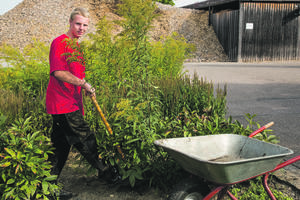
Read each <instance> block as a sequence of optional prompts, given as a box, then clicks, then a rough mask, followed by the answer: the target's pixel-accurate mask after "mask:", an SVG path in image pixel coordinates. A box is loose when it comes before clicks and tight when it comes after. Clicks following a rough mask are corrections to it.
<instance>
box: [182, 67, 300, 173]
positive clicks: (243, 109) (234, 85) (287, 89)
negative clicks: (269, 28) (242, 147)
mask: <svg viewBox="0 0 300 200" xmlns="http://www.w3.org/2000/svg"><path fill="white" fill-rule="evenodd" d="M185 70H188V71H189V72H188V74H193V73H197V74H198V75H199V76H201V77H205V78H206V79H207V80H209V81H212V82H213V83H215V85H216V84H220V85H224V84H225V83H226V84H227V88H228V95H227V101H228V103H227V105H228V115H231V116H232V117H233V119H237V120H239V121H241V122H243V124H244V123H246V120H245V119H244V118H245V117H244V116H245V114H246V113H250V114H256V115H257V117H256V118H255V119H256V120H258V121H259V122H260V124H261V125H264V124H267V123H268V122H270V121H274V122H275V124H274V126H272V127H271V129H273V130H274V132H275V133H276V135H277V136H279V138H280V145H282V146H285V147H288V148H290V149H292V150H293V151H294V152H295V153H294V154H293V156H290V157H294V156H296V155H300V145H299V143H300V123H299V121H300V62H299V63H286V64H283V63H267V64H244V63H186V64H185ZM290 157H288V158H290ZM293 166H294V167H296V168H298V171H299V170H300V161H299V162H297V163H295V164H294V165H293Z"/></svg>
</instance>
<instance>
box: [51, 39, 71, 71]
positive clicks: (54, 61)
mask: <svg viewBox="0 0 300 200" xmlns="http://www.w3.org/2000/svg"><path fill="white" fill-rule="evenodd" d="M65 48H66V42H65V41H64V40H55V41H53V43H52V44H51V48H50V55H49V61H50V74H52V72H54V71H58V70H61V71H68V70H69V67H68V63H67V60H66V56H65V55H63V53H65V52H66V51H65Z"/></svg>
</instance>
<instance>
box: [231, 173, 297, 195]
mask: <svg viewBox="0 0 300 200" xmlns="http://www.w3.org/2000/svg"><path fill="white" fill-rule="evenodd" d="M270 178H272V176H270ZM262 181H263V180H262V178H261V177H258V178H256V179H254V180H251V181H247V182H244V183H241V184H238V185H237V186H236V187H234V188H232V189H231V192H232V194H233V195H235V196H238V197H239V199H241V200H256V199H262V200H267V199H270V197H269V195H268V194H267V192H266V191H265V189H264V187H263V184H262ZM271 191H272V193H273V195H274V196H275V198H276V199H278V200H292V199H293V198H290V197H287V196H286V195H284V194H282V192H280V191H278V190H275V189H272V188H271Z"/></svg>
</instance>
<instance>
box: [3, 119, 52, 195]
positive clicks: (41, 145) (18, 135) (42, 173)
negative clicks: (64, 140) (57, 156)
mask: <svg viewBox="0 0 300 200" xmlns="http://www.w3.org/2000/svg"><path fill="white" fill-rule="evenodd" d="M31 125H32V122H31V118H30V117H29V118H27V119H19V120H17V121H16V122H15V123H14V124H13V125H12V127H10V128H9V129H8V130H7V131H5V132H2V133H1V134H0V141H1V143H0V169H1V178H0V194H2V195H1V196H2V197H1V199H30V198H31V197H36V198H43V199H48V197H47V196H48V195H51V193H53V192H54V190H56V189H58V187H57V186H56V185H55V184H53V183H51V181H53V180H55V179H56V176H51V175H50V168H51V165H50V163H49V162H48V155H49V154H51V153H52V152H51V147H50V141H49V139H48V138H47V137H45V136H43V134H41V133H40V132H39V131H34V130H33V129H32V126H31Z"/></svg>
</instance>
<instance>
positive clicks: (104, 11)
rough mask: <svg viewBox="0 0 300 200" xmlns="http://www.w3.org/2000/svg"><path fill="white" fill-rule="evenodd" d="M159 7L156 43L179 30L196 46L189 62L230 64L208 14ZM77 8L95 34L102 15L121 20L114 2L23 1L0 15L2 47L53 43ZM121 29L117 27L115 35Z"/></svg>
mask: <svg viewBox="0 0 300 200" xmlns="http://www.w3.org/2000/svg"><path fill="white" fill-rule="evenodd" d="M157 5H158V12H159V13H160V16H159V17H157V18H156V19H155V20H154V22H153V25H154V29H153V30H152V31H150V33H149V34H150V35H151V37H152V38H153V39H154V40H157V39H159V38H160V36H161V35H166V34H170V33H172V32H174V31H176V32H178V33H179V34H182V35H183V36H184V37H185V38H186V39H187V41H188V42H190V43H193V44H194V45H195V46H196V49H197V50H196V52H195V54H194V55H193V57H192V58H191V59H189V60H188V61H195V62H221V61H227V57H226V55H225V54H224V51H223V48H222V46H221V45H220V43H219V41H218V39H217V38H216V35H215V34H214V31H213V28H212V27H211V26H208V12H207V11H200V10H192V9H184V8H175V7H172V6H169V5H163V4H159V3H157ZM77 6H81V7H86V8H87V9H88V10H89V11H90V14H91V22H90V27H89V32H94V31H95V24H96V22H97V21H98V20H99V19H101V18H102V17H103V16H106V18H107V19H109V20H117V19H120V18H121V17H120V16H118V15H117V14H116V12H115V7H116V6H115V3H114V0H102V1H99V0H24V1H23V2H22V3H20V4H19V5H18V6H16V7H15V8H14V9H12V10H10V11H9V12H7V13H5V14H3V15H1V16H0V23H1V25H2V26H1V27H0V44H3V43H7V44H10V45H13V46H15V47H17V48H21V49H22V48H23V47H24V46H26V45H28V44H30V43H32V41H33V39H38V40H40V41H43V42H46V43H47V44H50V42H51V41H52V40H53V39H54V38H55V37H57V36H58V35H60V34H62V33H65V32H66V31H67V30H68V18H69V14H70V12H71V11H72V10H73V8H74V7H77ZM120 30H121V29H120V27H116V29H115V33H118V32H119V31H120Z"/></svg>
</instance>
